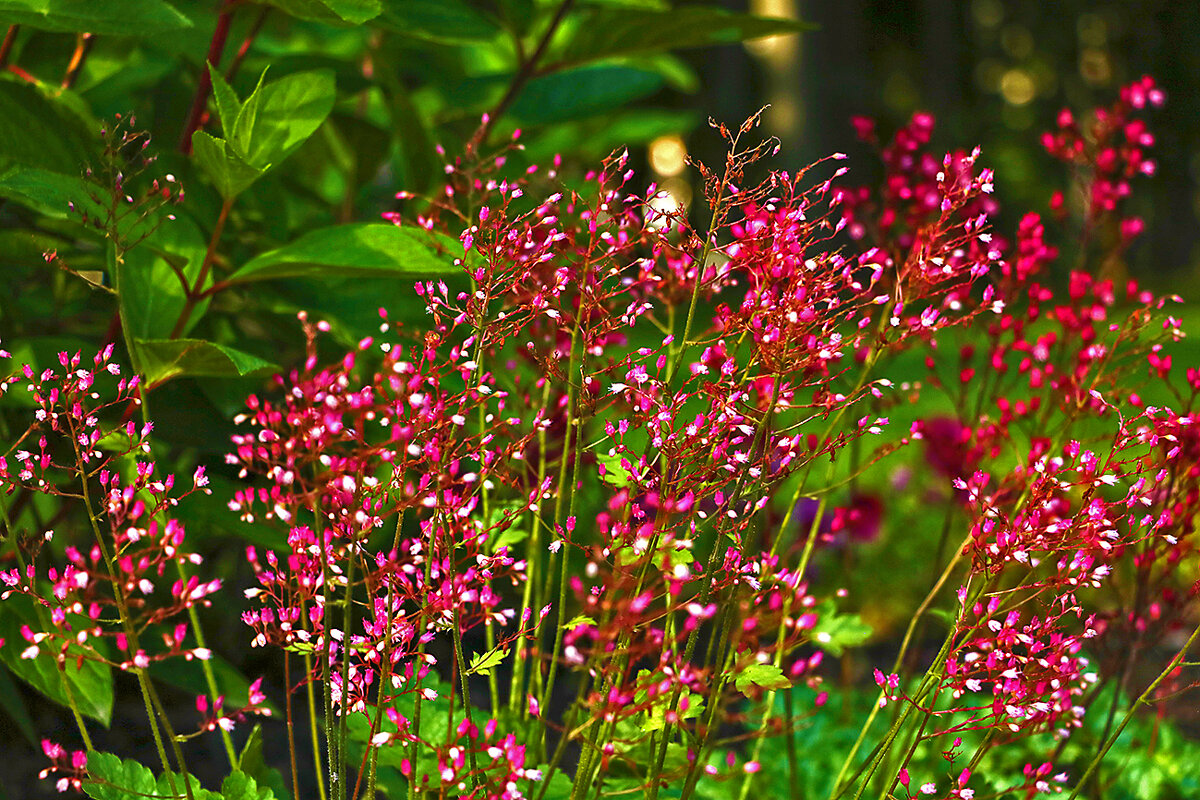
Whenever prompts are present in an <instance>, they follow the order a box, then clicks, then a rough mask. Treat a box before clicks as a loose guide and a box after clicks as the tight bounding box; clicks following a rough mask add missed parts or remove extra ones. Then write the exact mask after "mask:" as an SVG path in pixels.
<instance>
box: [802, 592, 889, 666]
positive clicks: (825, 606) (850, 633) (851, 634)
mask: <svg viewBox="0 0 1200 800" xmlns="http://www.w3.org/2000/svg"><path fill="white" fill-rule="evenodd" d="M872 633H874V630H873V629H872V628H871V626H870V625H868V624H867V623H865V622H863V619H862V617H861V616H859V615H858V614H839V613H838V612H837V610H836V609H835V608H834V605H833V603H832V602H830V601H826V602H824V603H822V604H821V607H820V608H819V609H818V610H817V624H816V625H814V626H813V628H812V631H811V635H812V640H813V643H815V644H816V645H817V646H818V647H820V648H821V649H822V650H824V651H826V652H828V653H830V654H831V655H835V656H840V655H841V654H842V653H843V652H845V650H846V648H847V647H856V646H858V645H860V644H862V643H863V642H865V641H866V640H867V639H869V638H871V634H872Z"/></svg>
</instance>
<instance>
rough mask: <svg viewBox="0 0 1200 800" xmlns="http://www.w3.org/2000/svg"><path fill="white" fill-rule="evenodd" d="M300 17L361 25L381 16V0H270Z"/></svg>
mask: <svg viewBox="0 0 1200 800" xmlns="http://www.w3.org/2000/svg"><path fill="white" fill-rule="evenodd" d="M269 2H270V3H271V5H273V6H275V7H276V8H279V9H282V10H284V11H286V12H287V13H289V14H291V15H292V16H293V17H296V18H298V19H307V20H311V21H313V22H332V23H347V22H348V23H350V24H351V25H361V24H362V23H364V22H367V21H368V20H372V19H374V18H375V17H377V16H379V12H380V10H381V9H382V6H381V5H380V0H269Z"/></svg>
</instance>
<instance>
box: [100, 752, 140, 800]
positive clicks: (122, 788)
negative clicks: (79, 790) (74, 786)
mask: <svg viewBox="0 0 1200 800" xmlns="http://www.w3.org/2000/svg"><path fill="white" fill-rule="evenodd" d="M87 769H88V775H89V776H91V780H88V781H85V782H84V784H83V791H84V793H85V794H87V796H88V797H92V798H95V800H133V798H134V797H156V796H157V795H158V781H156V780H155V779H154V773H153V772H151V771H150V770H149V769H148V768H147V767H144V766H142V765H141V764H139V763H138V762H136V761H134V760H133V759H128V760H126V761H122V760H121V759H120V758H118V757H117V756H115V755H113V754H112V753H88V759H87Z"/></svg>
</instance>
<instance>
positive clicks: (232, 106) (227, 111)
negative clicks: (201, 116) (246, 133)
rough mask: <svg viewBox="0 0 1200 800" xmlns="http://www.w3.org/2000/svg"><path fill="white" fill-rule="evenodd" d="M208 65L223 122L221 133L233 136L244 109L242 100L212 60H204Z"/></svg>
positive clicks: (214, 95)
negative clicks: (236, 123)
mask: <svg viewBox="0 0 1200 800" xmlns="http://www.w3.org/2000/svg"><path fill="white" fill-rule="evenodd" d="M204 63H205V64H206V65H207V66H208V76H209V78H211V79H212V89H213V101H214V102H215V103H216V104H217V119H218V120H219V121H220V123H221V133H222V134H223V135H224V136H225V138H226V139H231V138H233V130H234V123H235V122H236V121H237V118H238V114H239V113H240V112H241V110H242V101H241V100H239V99H238V96H237V92H235V91H234V90H233V87H232V86H230V85H229V84H228V83H226V81H225V78H224V77H223V76H222V75H221V73H220V71H219V70H217V68H216V67H214V66H213V65H212V62H211V61H206V62H204Z"/></svg>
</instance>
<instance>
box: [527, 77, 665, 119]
mask: <svg viewBox="0 0 1200 800" xmlns="http://www.w3.org/2000/svg"><path fill="white" fill-rule="evenodd" d="M665 84H666V79H665V78H664V77H663V75H662V73H661V72H659V71H657V70H653V69H644V68H642V67H636V66H632V65H630V66H626V65H612V64H591V65H588V66H583V67H576V68H573V69H568V70H563V71H560V72H553V73H551V74H549V75H543V76H542V77H540V78H534V79H533V80H531V81H530V82H529V83H527V84H526V85H525V88H524V89H523V90H522V91H521V94H520V95H518V96H517V99H516V101H515V102H514V103H513V104H512V109H511V113H512V115H513V117H514V118H515V119H517V120H519V121H521V122H523V123H526V124H546V123H551V122H564V121H567V120H573V119H579V118H581V117H588V116H591V115H593V114H599V113H602V112H608V111H614V110H616V109H617V108H620V107H621V106H623V105H625V104H626V103H628V102H630V101H632V100H636V99H638V98H641V97H647V96H649V95H652V94H654V93H655V92H657V91H658V90H659V89H661V88H662V87H663V86H664V85H665Z"/></svg>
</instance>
